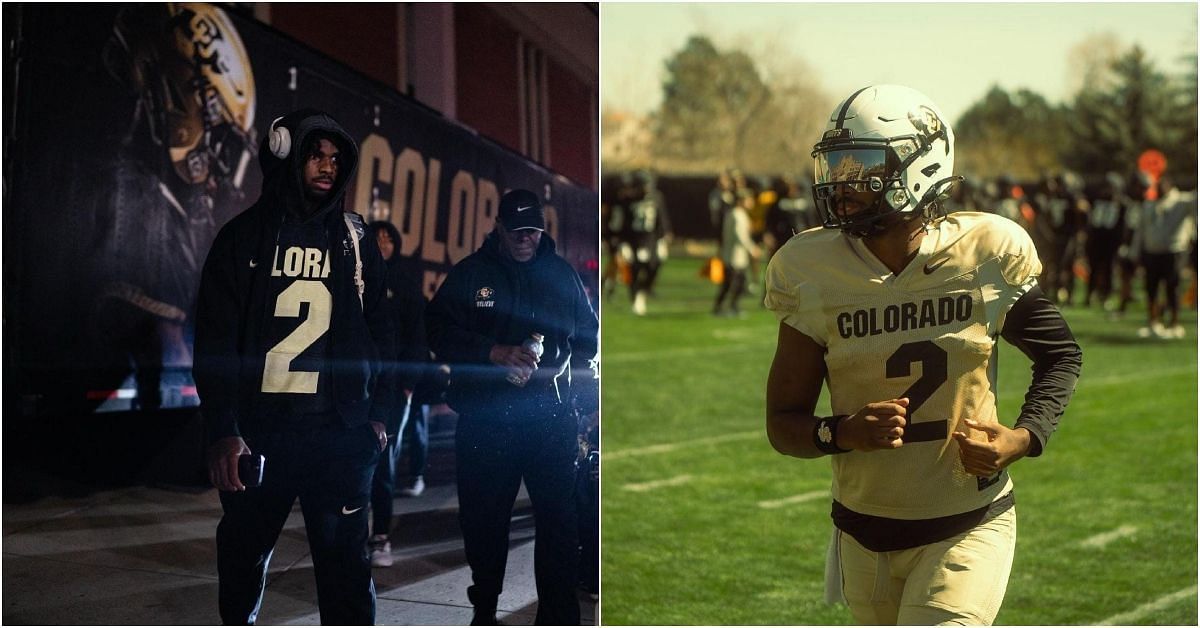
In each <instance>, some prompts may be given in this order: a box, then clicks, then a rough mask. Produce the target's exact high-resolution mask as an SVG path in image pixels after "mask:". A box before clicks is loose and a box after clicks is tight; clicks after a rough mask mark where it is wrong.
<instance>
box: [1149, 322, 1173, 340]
mask: <svg viewBox="0 0 1200 628" xmlns="http://www.w3.org/2000/svg"><path fill="white" fill-rule="evenodd" d="M1150 331H1151V333H1153V334H1154V337H1155V338H1170V337H1171V334H1170V332H1168V331H1167V328H1166V326H1165V325H1163V324H1162V323H1159V322H1155V323H1152V324H1151V325H1150Z"/></svg>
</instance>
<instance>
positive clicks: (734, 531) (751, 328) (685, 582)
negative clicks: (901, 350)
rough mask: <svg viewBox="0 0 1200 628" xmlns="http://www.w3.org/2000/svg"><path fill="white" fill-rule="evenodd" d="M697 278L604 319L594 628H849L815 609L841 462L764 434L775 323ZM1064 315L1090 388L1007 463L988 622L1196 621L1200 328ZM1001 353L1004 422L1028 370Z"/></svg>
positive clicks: (1085, 313)
mask: <svg viewBox="0 0 1200 628" xmlns="http://www.w3.org/2000/svg"><path fill="white" fill-rule="evenodd" d="M699 266H700V261H699V260H696V259H686V258H678V259H672V260H671V261H669V262H668V263H667V265H666V266H665V267H664V270H663V272H662V275H661V277H660V280H659V285H658V287H657V292H658V296H657V298H655V299H652V300H651V301H650V304H649V314H648V315H647V316H645V317H643V318H638V317H635V316H634V315H633V314H632V313H631V312H630V310H629V298H628V296H627V293H626V292H625V290H624V286H622V287H621V289H619V290H618V292H617V294H616V296H615V297H614V298H613V299H612V300H610V301H606V302H605V303H604V304H603V306H602V321H603V323H602V325H603V326H602V337H603V344H602V346H603V378H604V379H603V381H604V387H603V425H604V429H603V436H602V438H603V446H602V449H603V452H604V453H603V455H602V459H603V461H602V465H603V467H602V468H603V471H602V491H603V492H602V498H601V499H602V513H603V514H602V523H601V535H602V565H603V567H602V569H603V571H602V583H603V598H602V600H601V604H602V606H601V621H602V622H603V623H604V624H611V625H621V624H685V625H686V624H692V625H695V624H784V625H789V624H790V625H796V624H809V625H811V624H849V623H852V622H853V620H852V618H851V616H850V613H849V611H848V610H847V609H846V608H845V607H842V606H826V605H825V604H824V603H823V602H822V591H823V570H824V557H825V549H826V545H827V542H828V539H829V536H830V530H831V523H830V520H829V497H828V489H829V484H830V474H831V472H830V468H829V461H828V460H827V459H816V460H801V459H797V458H789V457H785V456H781V455H779V454H777V453H775V451H774V450H773V449H771V446H770V445H769V444H768V442H767V439H766V434H765V431H764V409H763V408H764V385H765V381H766V376H767V370H768V368H769V366H770V362H771V358H772V355H773V352H774V346H775V336H776V332H777V323H776V322H775V319H774V316H773V315H772V314H771V313H770V312H768V311H766V310H765V309H763V308H761V307H760V306H759V305H758V303H759V302H761V296H760V295H753V294H752V295H749V296H747V297H746V298H745V299H743V301H742V307H743V310H745V311H746V312H747V315H746V317H745V318H742V319H717V318H713V317H712V316H711V315H710V314H709V311H710V308H711V303H712V298H713V296H714V295H715V286H713V285H712V284H709V283H707V282H706V281H704V280H701V279H700V278H699V277H698V276H697V270H698V268H699ZM1064 312H1065V316H1066V318H1067V320H1068V321H1069V322H1070V324H1071V326H1072V329H1073V330H1074V332H1075V335H1076V338H1077V339H1078V340H1079V343H1080V345H1081V346H1082V347H1083V351H1084V368H1083V376H1082V378H1081V379H1080V382H1079V386H1078V389H1077V391H1076V394H1075V398H1074V400H1073V401H1072V403H1071V405H1070V407H1069V408H1068V410H1067V413H1066V415H1065V416H1064V417H1063V420H1062V423H1061V425H1060V427H1059V430H1058V432H1057V433H1056V434H1055V435H1054V438H1053V439H1052V440H1051V441H1050V444H1049V445H1048V447H1047V450H1046V452H1045V454H1044V455H1043V456H1042V457H1041V458H1029V459H1025V460H1021V461H1019V462H1017V463H1016V464H1015V465H1014V466H1013V467H1012V475H1013V481H1014V483H1015V485H1016V495H1017V503H1018V513H1019V515H1018V517H1019V523H1018V530H1019V532H1018V544H1017V555H1016V560H1015V563H1014V565H1013V571H1012V577H1011V579H1010V581H1009V586H1008V595H1007V597H1006V598H1005V602H1004V606H1003V608H1002V609H1001V611H1000V615H999V616H998V617H997V620H996V623H997V624H1007V625H1047V624H1097V623H1102V622H1108V623H1116V624H1135V625H1151V624H1177V625H1192V626H1194V625H1196V623H1197V594H1196V585H1197V571H1196V558H1197V547H1196V540H1197V521H1196V496H1197V478H1196V466H1197V450H1196V446H1197V416H1196V408H1197V395H1196V382H1197V375H1196V353H1197V351H1196V347H1197V343H1196V334H1195V332H1196V313H1195V312H1194V311H1188V312H1185V314H1184V316H1183V323H1184V325H1185V326H1186V327H1187V329H1188V337H1187V338H1186V339H1185V340H1174V341H1165V340H1156V339H1144V340H1143V339H1139V338H1137V336H1136V330H1137V328H1138V327H1139V326H1140V325H1143V324H1144V316H1145V315H1144V312H1145V307H1144V305H1143V304H1141V303H1135V304H1134V305H1132V306H1131V308H1130V315H1129V317H1127V319H1126V320H1123V321H1119V322H1110V321H1108V320H1106V318H1105V316H1104V314H1103V313H1101V312H1099V311H1098V310H1096V309H1090V310H1089V309H1084V308H1081V307H1074V308H1066V309H1065V310H1064ZM1001 346H1002V349H1001V356H1000V400H999V401H1000V416H1001V417H1002V418H1004V420H1005V421H1006V422H1007V423H1008V424H1010V425H1011V423H1012V418H1014V417H1015V416H1016V413H1017V411H1018V410H1019V408H1020V404H1021V400H1022V397H1023V394H1024V391H1025V388H1026V386H1027V385H1028V381H1029V377H1030V371H1029V366H1028V361H1027V360H1026V358H1025V357H1024V356H1023V355H1021V353H1020V352H1019V351H1017V350H1016V349H1015V348H1013V347H1012V346H1010V345H1008V344H1006V343H1003V342H1001ZM821 406H822V407H821V408H820V409H819V410H818V411H819V412H821V411H824V412H828V402H827V401H822V404H821ZM788 498H795V499H793V500H791V501H780V500H787V499H788ZM1110 533H1111V534H1110ZM1101 535H1107V536H1101ZM1106 541H1107V542H1106Z"/></svg>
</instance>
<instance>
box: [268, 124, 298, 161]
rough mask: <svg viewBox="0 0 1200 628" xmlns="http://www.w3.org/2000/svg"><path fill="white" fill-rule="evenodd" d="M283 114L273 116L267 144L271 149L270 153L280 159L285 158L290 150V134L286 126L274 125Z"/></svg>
mask: <svg viewBox="0 0 1200 628" xmlns="http://www.w3.org/2000/svg"><path fill="white" fill-rule="evenodd" d="M282 119H283V116H279V117H278V118H275V121H274V122H272V123H271V134H270V135H269V136H268V137H269V139H268V140H267V146H268V148H270V149H271V154H272V155H275V156H276V157H278V158H280V159H286V158H287V156H288V154H289V153H291V152H292V134H291V132H290V131H288V129H287V127H286V126H275V125H276V124H279V121H280V120H282Z"/></svg>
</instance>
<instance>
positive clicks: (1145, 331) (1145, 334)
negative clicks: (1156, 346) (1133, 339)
mask: <svg viewBox="0 0 1200 628" xmlns="http://www.w3.org/2000/svg"><path fill="white" fill-rule="evenodd" d="M1153 333H1154V332H1152V331H1151V330H1150V328H1149V327H1139V328H1138V331H1137V334H1138V338H1149V337H1150V335H1151V334H1153Z"/></svg>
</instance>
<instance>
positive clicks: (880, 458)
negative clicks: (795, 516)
mask: <svg viewBox="0 0 1200 628" xmlns="http://www.w3.org/2000/svg"><path fill="white" fill-rule="evenodd" d="M1040 272H1041V263H1040V262H1039V260H1038V257H1037V253H1036V251H1035V250H1034V247H1033V241H1032V240H1031V239H1030V237H1029V235H1028V234H1027V233H1026V232H1025V231H1024V230H1023V229H1022V228H1021V227H1020V226H1019V225H1017V224H1016V223H1014V222H1012V221H1011V220H1008V219H1006V218H1002V217H999V216H995V215H991V214H982V213H975V212H959V213H955V214H951V215H949V216H948V217H946V218H945V219H943V220H940V221H938V222H936V223H935V224H933V225H931V226H930V227H929V231H928V232H927V233H926V235H925V237H924V239H923V240H922V242H921V247H920V250H919V252H918V253H917V255H916V257H915V258H914V259H913V260H912V261H911V262H910V263H909V264H908V266H907V267H905V268H904V270H902V271H901V272H900V273H899V274H895V275H893V274H892V272H891V271H890V270H889V269H888V268H887V267H886V266H885V265H884V264H883V263H882V262H880V261H879V260H878V258H876V257H875V256H874V254H872V253H871V252H870V250H868V249H867V247H866V245H865V244H863V242H862V241H861V240H858V239H854V238H850V237H847V236H845V235H843V234H842V233H841V232H840V231H835V230H830V229H821V228H818V229H812V230H809V231H805V232H804V233H801V234H798V235H796V236H795V237H793V238H792V239H791V240H789V241H788V242H787V244H786V245H784V247H783V248H781V249H780V250H779V252H778V253H776V254H775V256H774V258H772V260H771V263H770V266H769V267H768V270H767V296H766V305H767V307H768V308H770V309H771V310H773V311H774V312H775V313H776V315H777V316H778V317H779V319H780V320H781V321H783V322H784V323H786V324H788V325H791V326H792V327H794V328H796V329H797V330H799V331H801V332H803V333H804V334H806V335H808V336H809V337H811V338H812V339H813V340H815V341H816V342H817V343H818V344H820V345H821V346H823V347H824V348H825V351H826V353H825V365H826V370H827V376H826V377H827V382H826V383H827V385H828V386H829V391H830V399H831V403H832V407H833V413H834V414H835V415H842V414H845V415H849V414H854V413H855V412H857V411H858V410H860V409H861V408H862V407H863V406H865V405H866V404H868V403H871V402H876V401H886V400H888V399H895V398H901V397H908V398H909V406H908V425H907V426H906V427H905V434H904V445H903V446H902V447H900V448H898V449H894V450H880V451H873V452H868V453H864V452H858V451H852V452H850V453H846V454H840V455H836V456H832V457H831V460H832V463H833V498H834V499H836V500H837V501H839V502H841V503H842V504H843V505H845V506H846V507H847V508H849V509H851V510H853V511H855V512H859V513H863V514H867V515H874V516H878V517H889V518H893V519H929V518H934V517H943V516H948V515H954V514H959V513H963V512H967V511H970V510H974V509H977V508H981V507H983V506H986V505H987V504H989V503H991V502H992V501H993V500H995V499H996V498H998V497H1000V496H1002V495H1003V494H1005V493H1007V492H1008V491H1009V490H1010V489H1011V486H1012V483H1011V481H1010V480H1009V478H1008V474H1007V473H1002V474H1001V475H1000V476H999V477H997V478H991V479H986V478H977V477H975V476H972V475H970V474H968V473H967V472H966V471H965V470H964V469H963V467H962V463H961V462H960V461H959V455H958V445H957V443H955V441H954V439H953V438H952V437H951V434H952V433H953V432H955V431H961V432H970V431H972V430H969V429H968V428H967V427H966V425H965V424H964V423H963V421H964V420H965V419H973V420H975V421H978V422H981V423H995V422H996V421H997V418H996V390H995V344H996V341H997V339H998V338H999V336H1000V331H1001V329H1002V328H1003V326H1004V319H1005V315H1006V314H1007V313H1008V310H1009V309H1010V308H1011V307H1012V305H1013V304H1014V303H1016V301H1017V299H1019V298H1020V297H1021V295H1023V294H1025V292H1027V291H1028V290H1029V289H1031V288H1032V287H1033V286H1034V285H1035V283H1036V277H1037V275H1038V274H1039V273H1040ZM973 437H975V438H984V437H985V435H984V434H983V433H982V432H976V433H975V434H974V435H973Z"/></svg>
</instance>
